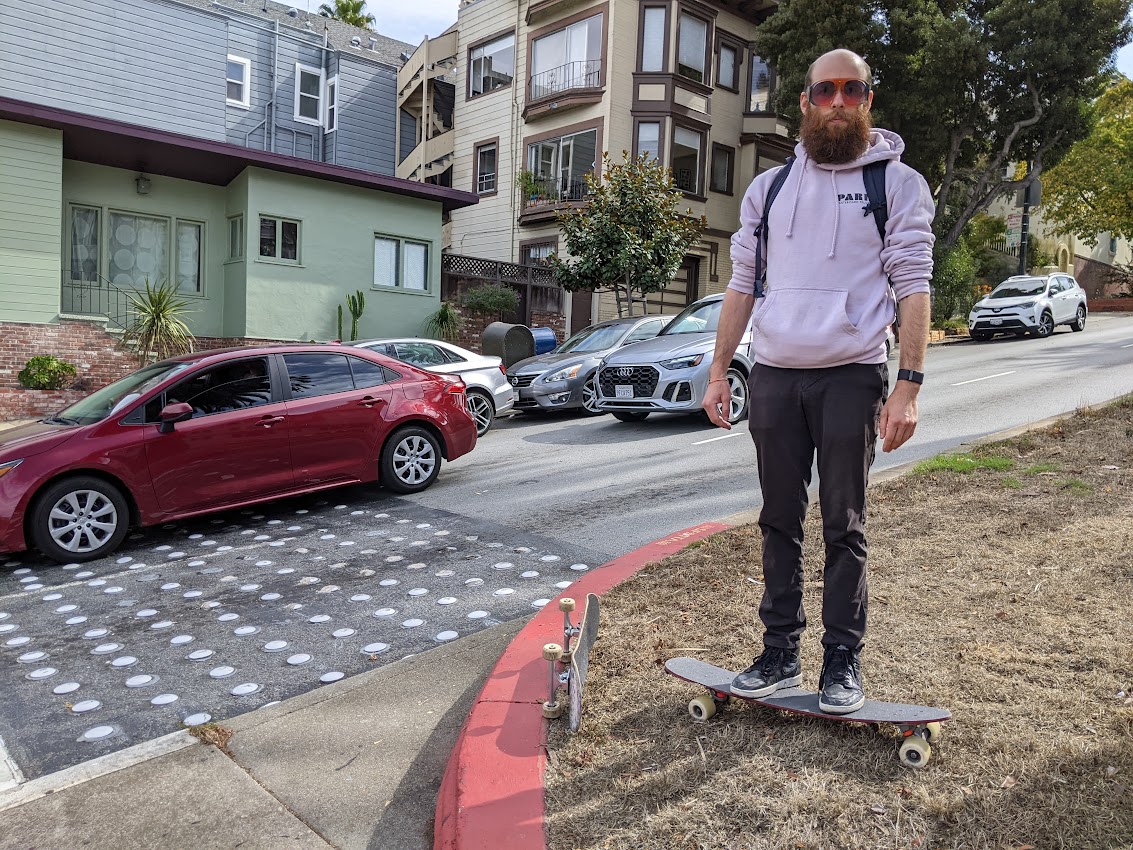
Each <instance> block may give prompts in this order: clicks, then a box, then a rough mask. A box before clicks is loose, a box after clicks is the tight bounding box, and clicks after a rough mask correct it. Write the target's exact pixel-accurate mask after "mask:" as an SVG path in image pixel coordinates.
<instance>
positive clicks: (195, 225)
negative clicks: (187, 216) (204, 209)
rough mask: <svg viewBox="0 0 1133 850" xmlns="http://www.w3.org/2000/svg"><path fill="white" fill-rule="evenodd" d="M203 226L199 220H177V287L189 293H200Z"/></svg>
mask: <svg viewBox="0 0 1133 850" xmlns="http://www.w3.org/2000/svg"><path fill="white" fill-rule="evenodd" d="M204 230H205V226H204V225H203V224H201V223H200V222H199V221H178V222H177V245H176V250H177V254H176V257H177V288H178V289H179V290H180V291H181V292H184V293H187V294H189V295H200V294H201V246H202V244H203V242H204V238H203V237H204Z"/></svg>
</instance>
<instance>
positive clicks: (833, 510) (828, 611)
mask: <svg viewBox="0 0 1133 850" xmlns="http://www.w3.org/2000/svg"><path fill="white" fill-rule="evenodd" d="M749 390H750V399H751V405H750V408H749V410H750V413H749V415H748V427H749V428H750V429H751V436H752V439H753V440H754V441H755V452H756V458H757V460H758V464H759V484H760V488H761V489H762V491H763V509H762V510H761V511H760V514H759V527H760V529H761V530H762V531H763V580H764V593H763V601H762V602H761V603H760V606H759V616H760V618H761V619H762V620H763V625H764V643H765V644H766V645H767V646H777V647H783V648H787V649H795V648H797V647H798V645H799V637H800V635H801V634H802V632H803V629H805V628H806V614H805V613H804V612H803V520H804V518H805V516H806V509H807V487H808V486H809V485H810V479H811V467H812V465H813V464H814V456H815V452H816V451H817V453H818V476H819V505H820V507H821V509H822V537H823V540H824V541H825V543H826V566H825V571H824V574H823V578H824V580H825V584H824V586H823V592H822V624H823V626H824V628H825V634H824V635H823V638H822V642H823V643H824V644H826V645H828V646H836V645H838V644H842V645H844V646H848V647H851V648H857V647H859V646H861V644H862V641H863V639H864V638H865V629H866V607H867V603H868V598H869V594H868V591H867V587H866V552H867V545H866V538H865V513H866V504H865V500H866V484H867V483H868V479H869V468H870V465H871V464H872V463H873V458H874V453H875V444H876V441H877V427H878V419H879V417H880V415H881V408H882V405H883V404H884V403H885V399H886V396H887V395H888V390H889V368H888V366H887V365H886V364H884V363H879V364H876V365H867V364H861V363H855V364H850V365H848V366H836V367H833V368H829V369H776V368H773V367H771V366H762V365H756V366H755V367H754V368H753V369H752V373H751V377H750V379H749Z"/></svg>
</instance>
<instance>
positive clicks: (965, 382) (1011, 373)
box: [952, 369, 1018, 387]
mask: <svg viewBox="0 0 1133 850" xmlns="http://www.w3.org/2000/svg"><path fill="white" fill-rule="evenodd" d="M1017 371H1018V370H1017V369H1012V370H1011V371H1010V372H998V373H997V374H995V375H985V376H984V377H982V378H972V380H970V381H961V382H960V383H958V384H953V385H952V386H954V387H962V386H964V384H974V383H976V381H990V380H991V379H992V378H1002V377H1003V376H1004V375H1014V374H1015V373H1016V372H1017Z"/></svg>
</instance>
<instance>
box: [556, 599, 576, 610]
mask: <svg viewBox="0 0 1133 850" xmlns="http://www.w3.org/2000/svg"><path fill="white" fill-rule="evenodd" d="M574 608H575V602H574V600H573V599H571V598H570V597H569V596H564V597H563V598H562V599H560V600H559V610H560V611H563V612H566V613H569V612H571V611H573V610H574Z"/></svg>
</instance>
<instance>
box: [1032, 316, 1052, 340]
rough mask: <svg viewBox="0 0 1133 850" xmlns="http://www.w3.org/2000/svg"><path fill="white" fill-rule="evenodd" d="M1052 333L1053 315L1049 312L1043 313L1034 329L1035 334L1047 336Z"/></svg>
mask: <svg viewBox="0 0 1133 850" xmlns="http://www.w3.org/2000/svg"><path fill="white" fill-rule="evenodd" d="M1052 333H1054V317H1053V316H1051V315H1050V313H1043V314H1042V317H1041V318H1040V319H1039V326H1038V328H1036V330H1035V336H1038V337H1048V336H1050V335H1051V334H1052Z"/></svg>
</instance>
